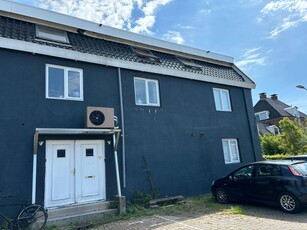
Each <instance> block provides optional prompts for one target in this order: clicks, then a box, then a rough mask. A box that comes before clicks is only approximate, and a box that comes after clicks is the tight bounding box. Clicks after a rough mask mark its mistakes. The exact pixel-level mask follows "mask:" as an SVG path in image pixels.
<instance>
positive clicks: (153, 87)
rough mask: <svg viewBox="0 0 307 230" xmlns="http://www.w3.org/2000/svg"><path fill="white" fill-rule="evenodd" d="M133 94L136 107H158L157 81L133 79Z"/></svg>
mask: <svg viewBox="0 0 307 230" xmlns="http://www.w3.org/2000/svg"><path fill="white" fill-rule="evenodd" d="M134 92H135V104H136V105H151V106H160V100H159V85H158V81H157V80H149V79H143V78H134Z"/></svg>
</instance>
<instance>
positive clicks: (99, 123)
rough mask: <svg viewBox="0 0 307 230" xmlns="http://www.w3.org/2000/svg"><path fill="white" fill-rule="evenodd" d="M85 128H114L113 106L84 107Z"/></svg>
mask: <svg viewBox="0 0 307 230" xmlns="http://www.w3.org/2000/svg"><path fill="white" fill-rule="evenodd" d="M85 127H86V128H97V129H103V128H112V129H113V128H114V108H104V107H89V106H88V107H86V114H85Z"/></svg>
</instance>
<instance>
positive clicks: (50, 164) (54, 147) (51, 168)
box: [45, 140, 106, 207]
mask: <svg viewBox="0 0 307 230" xmlns="http://www.w3.org/2000/svg"><path fill="white" fill-rule="evenodd" d="M104 155H105V150H104V141H103V140H87V141H84V140H82V141H79V140H78V141H47V142H46V175H45V207H56V206H64V205H73V204H81V203H87V202H92V201H96V200H104V199H105V198H106V197H105V161H104V159H105V157H104Z"/></svg>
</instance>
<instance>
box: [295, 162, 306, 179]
mask: <svg viewBox="0 0 307 230" xmlns="http://www.w3.org/2000/svg"><path fill="white" fill-rule="evenodd" d="M292 166H293V167H294V168H295V169H296V170H297V171H299V172H300V173H301V174H303V175H304V176H306V175H307V162H303V163H298V164H294V165H292Z"/></svg>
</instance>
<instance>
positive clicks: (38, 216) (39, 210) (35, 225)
mask: <svg viewBox="0 0 307 230" xmlns="http://www.w3.org/2000/svg"><path fill="white" fill-rule="evenodd" d="M47 217H48V214H47V212H46V211H45V209H44V208H43V207H42V206H40V205H38V204H31V205H29V206H28V207H26V208H24V209H23V210H22V211H21V212H20V213H19V215H18V217H17V225H18V229H20V230H24V229H35V230H41V229H43V228H44V227H45V226H46V222H47Z"/></svg>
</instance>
